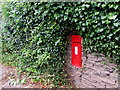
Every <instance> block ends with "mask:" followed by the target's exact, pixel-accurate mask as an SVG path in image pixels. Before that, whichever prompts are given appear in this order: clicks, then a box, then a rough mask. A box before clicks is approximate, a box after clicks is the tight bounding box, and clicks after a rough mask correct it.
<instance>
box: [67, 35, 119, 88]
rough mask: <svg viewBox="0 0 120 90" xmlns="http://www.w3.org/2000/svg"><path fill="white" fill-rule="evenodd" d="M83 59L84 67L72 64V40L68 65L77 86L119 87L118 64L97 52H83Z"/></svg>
mask: <svg viewBox="0 0 120 90" xmlns="http://www.w3.org/2000/svg"><path fill="white" fill-rule="evenodd" d="M69 38H70V37H69ZM69 41H70V40H69ZM82 60H83V63H82V65H83V66H82V68H76V67H74V66H72V65H71V42H70V44H69V46H68V58H67V63H66V67H67V71H68V74H69V76H70V79H71V81H72V82H73V84H74V85H75V86H76V87H77V88H118V72H117V71H116V69H117V68H116V67H117V65H115V64H112V63H110V62H109V61H108V60H107V59H106V58H105V57H104V56H102V55H99V57H98V56H96V55H95V54H87V55H85V54H84V53H83V56H82Z"/></svg>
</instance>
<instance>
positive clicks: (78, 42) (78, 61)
mask: <svg viewBox="0 0 120 90" xmlns="http://www.w3.org/2000/svg"><path fill="white" fill-rule="evenodd" d="M71 39H72V61H71V62H72V65H73V66H76V67H79V68H80V67H82V37H80V35H71Z"/></svg>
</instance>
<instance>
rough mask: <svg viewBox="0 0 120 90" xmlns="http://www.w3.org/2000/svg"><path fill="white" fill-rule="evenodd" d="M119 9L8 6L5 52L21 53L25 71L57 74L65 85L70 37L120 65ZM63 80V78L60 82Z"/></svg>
mask: <svg viewBox="0 0 120 90" xmlns="http://www.w3.org/2000/svg"><path fill="white" fill-rule="evenodd" d="M119 12H120V5H119V4H118V3H83V2H80V3H55V2H54V3H35V2H26V3H7V4H4V5H3V15H4V18H5V20H6V24H5V30H4V31H5V32H4V33H3V37H4V38H3V52H5V53H6V52H7V53H18V54H19V57H17V59H15V60H16V62H18V67H19V68H20V69H21V70H22V71H27V72H29V73H30V74H34V75H38V74H44V73H46V72H47V73H48V74H50V75H52V74H54V75H55V77H54V78H52V80H53V82H55V84H61V81H62V84H64V81H65V79H63V77H65V76H64V64H65V58H66V53H67V49H66V48H67V36H69V35H71V34H77V35H81V36H82V37H83V47H84V49H85V50H88V51H91V52H93V51H94V52H99V53H103V54H105V55H107V56H110V57H112V58H114V61H115V62H119V53H120V50H119V48H120V47H119V46H120V43H119V41H120V35H119V33H120V28H119ZM61 77H62V78H61Z"/></svg>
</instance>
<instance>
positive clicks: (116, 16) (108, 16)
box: [108, 15, 117, 19]
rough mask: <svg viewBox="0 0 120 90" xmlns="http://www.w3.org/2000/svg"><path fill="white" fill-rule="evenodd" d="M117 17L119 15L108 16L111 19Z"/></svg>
mask: <svg viewBox="0 0 120 90" xmlns="http://www.w3.org/2000/svg"><path fill="white" fill-rule="evenodd" d="M116 17H117V15H113V16H108V18H109V19H115V18H116Z"/></svg>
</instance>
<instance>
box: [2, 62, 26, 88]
mask: <svg viewBox="0 0 120 90" xmlns="http://www.w3.org/2000/svg"><path fill="white" fill-rule="evenodd" d="M14 70H15V69H13V68H11V67H10V66H4V65H2V64H0V89H1V88H24V87H26V86H25V85H22V84H19V83H18V84H14V85H13V84H12V82H13V81H14V79H12V77H14V74H15V73H14V72H15V71H14Z"/></svg>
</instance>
